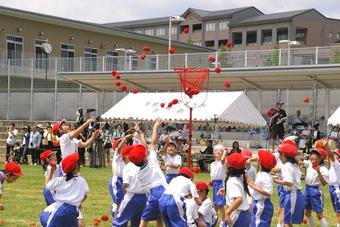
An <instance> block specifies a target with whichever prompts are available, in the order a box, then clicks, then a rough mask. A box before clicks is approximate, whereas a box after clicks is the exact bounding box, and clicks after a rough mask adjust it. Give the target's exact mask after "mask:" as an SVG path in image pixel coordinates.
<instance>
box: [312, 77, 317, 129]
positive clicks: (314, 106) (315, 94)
mask: <svg viewBox="0 0 340 227" xmlns="http://www.w3.org/2000/svg"><path fill="white" fill-rule="evenodd" d="M316 103H317V90H316V84H315V80H313V121H312V126H313V125H314V124H315V120H316Z"/></svg>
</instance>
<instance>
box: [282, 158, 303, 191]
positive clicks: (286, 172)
mask: <svg viewBox="0 0 340 227" xmlns="http://www.w3.org/2000/svg"><path fill="white" fill-rule="evenodd" d="M281 173H282V180H283V181H285V182H289V183H292V184H293V186H292V187H287V186H284V187H285V189H286V190H287V191H291V190H297V189H298V190H301V189H302V186H301V171H300V168H299V167H298V165H296V164H293V163H290V162H286V163H285V164H283V166H282V168H281Z"/></svg>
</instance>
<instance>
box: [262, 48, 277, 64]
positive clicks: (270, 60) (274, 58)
mask: <svg viewBox="0 0 340 227" xmlns="http://www.w3.org/2000/svg"><path fill="white" fill-rule="evenodd" d="M279 61H280V49H279V45H278V44H276V45H275V47H274V50H273V53H271V54H270V56H269V58H268V59H267V62H266V63H265V66H278V65H279V63H280V62H279Z"/></svg>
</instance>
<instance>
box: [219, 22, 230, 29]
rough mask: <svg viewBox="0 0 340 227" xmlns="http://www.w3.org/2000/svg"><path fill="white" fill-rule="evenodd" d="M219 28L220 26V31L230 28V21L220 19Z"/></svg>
mask: <svg viewBox="0 0 340 227" xmlns="http://www.w3.org/2000/svg"><path fill="white" fill-rule="evenodd" d="M219 28H220V31H224V30H228V29H229V21H220V23H219Z"/></svg>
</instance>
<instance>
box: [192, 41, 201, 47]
mask: <svg viewBox="0 0 340 227" xmlns="http://www.w3.org/2000/svg"><path fill="white" fill-rule="evenodd" d="M192 44H193V45H196V46H202V41H201V40H199V41H192Z"/></svg>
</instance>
